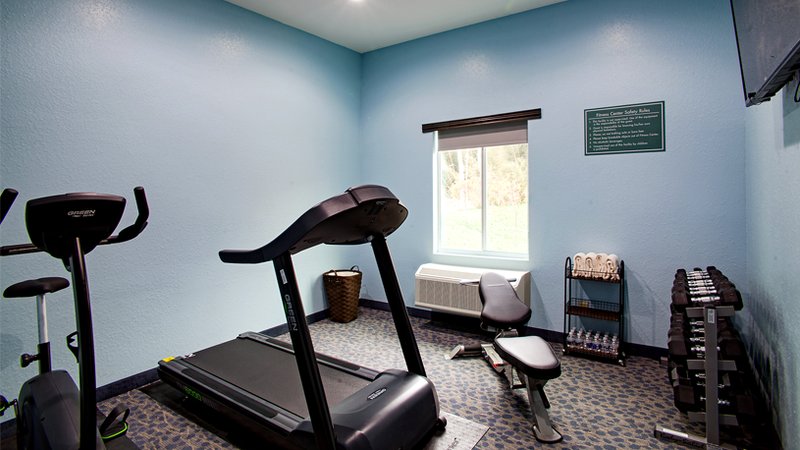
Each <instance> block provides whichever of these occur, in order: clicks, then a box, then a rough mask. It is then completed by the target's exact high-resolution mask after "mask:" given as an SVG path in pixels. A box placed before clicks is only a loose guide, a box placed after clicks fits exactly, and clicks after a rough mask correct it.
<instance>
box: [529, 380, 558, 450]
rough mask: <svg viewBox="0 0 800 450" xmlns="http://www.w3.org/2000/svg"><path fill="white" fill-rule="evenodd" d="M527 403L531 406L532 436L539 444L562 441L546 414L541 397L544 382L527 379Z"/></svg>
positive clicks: (548, 415) (545, 407)
mask: <svg viewBox="0 0 800 450" xmlns="http://www.w3.org/2000/svg"><path fill="white" fill-rule="evenodd" d="M526 378H527V383H526V384H527V385H528V386H527V387H528V389H527V391H528V401H529V402H530V404H531V412H532V416H531V422H532V425H533V436H534V437H535V438H536V440H537V441H539V442H544V443H548V444H552V443H555V442H560V441H561V439H563V436H561V433H559V432H558V431H556V429H555V428H553V425H552V424H551V423H550V414H548V412H547V406H546V400H545V399H544V398H543V397H542V394H543V392H542V391H543V388H544V384H545V383H546V381H545V382H542V380H534V379H533V378H531V377H527V376H526Z"/></svg>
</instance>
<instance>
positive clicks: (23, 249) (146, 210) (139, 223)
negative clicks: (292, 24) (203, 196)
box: [0, 186, 150, 256]
mask: <svg viewBox="0 0 800 450" xmlns="http://www.w3.org/2000/svg"><path fill="white" fill-rule="evenodd" d="M133 195H134V198H135V199H136V209H137V211H138V215H137V217H136V221H134V222H133V224H131V225H129V226H127V227H126V228H124V229H123V230H122V231H120V232H119V233H118V234H116V235H114V236H109V237H108V238H106V239H103V240H102V241H100V243H99V244H97V245H106V244H118V243H120V242H126V241H130V240H131V239H133V238H135V237H136V236H138V235H139V234H140V233H141V232H142V231H144V229H145V227H147V219H148V218H149V217H150V207H149V206H148V205H147V197H146V196H145V192H144V188H143V187H141V186H137V187H135V188H134V189H133ZM16 196H17V191H16V190H14V189H4V190H3V193H2V197H0V200H2V208H0V209H2V211H0V212H1V213H2V217H5V215H6V213H7V212H8V210H9V209H10V208H11V204H12V203H13V202H14V199H15V198H16ZM2 217H0V222H2ZM41 251H43V250H42V249H40V248H39V247H37V246H35V245H33V244H16V245H6V246H3V247H0V256H9V255H20V254H23V253H36V252H41Z"/></svg>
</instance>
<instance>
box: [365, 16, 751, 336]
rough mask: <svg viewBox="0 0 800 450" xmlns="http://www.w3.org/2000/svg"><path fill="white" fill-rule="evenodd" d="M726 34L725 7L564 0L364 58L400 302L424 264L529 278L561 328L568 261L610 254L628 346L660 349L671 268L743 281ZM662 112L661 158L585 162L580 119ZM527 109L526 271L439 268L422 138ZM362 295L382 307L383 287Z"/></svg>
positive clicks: (541, 306) (428, 147)
mask: <svg viewBox="0 0 800 450" xmlns="http://www.w3.org/2000/svg"><path fill="white" fill-rule="evenodd" d="M733 33H734V31H733V25H732V20H731V15H730V10H729V5H728V4H727V2H724V1H714V2H695V1H671V2H663V1H655V0H652V1H641V0H613V1H610V0H609V1H603V2H597V1H581V0H570V1H567V2H564V3H560V4H557V5H553V6H548V7H545V8H542V9H537V10H534V11H531V12H528V13H522V14H518V15H515V16H511V17H507V18H504V19H500V20H495V21H491V22H487V23H483V24H479V25H475V26H471V27H467V28H462V29H459V30H455V31H452V32H448V33H444V34H440V35H436V36H432V37H428V38H424V39H420V40H416V41H412V42H409V43H406V44H402V45H397V46H394V47H390V48H387V49H383V50H378V51H374V52H371V53H368V54H366V55H365V56H364V63H363V64H364V68H363V93H362V97H363V99H362V104H363V106H362V108H363V109H362V114H363V122H362V131H361V132H362V143H361V151H362V153H363V154H362V158H363V160H364V170H363V176H364V177H365V181H380V182H382V183H385V184H386V185H388V186H391V187H392V189H394V190H395V193H396V194H397V195H398V196H399V197H400V198H401V199H403V200H404V201H405V203H406V204H407V205H408V207H409V210H410V212H411V215H410V217H409V219H408V221H407V223H406V225H404V227H403V228H401V229H400V230H399V231H398V233H397V235H396V236H395V237H394V238H393V244H394V246H393V247H392V248H393V249H394V256H395V258H396V263H397V266H398V272H399V275H400V278H401V280H402V287H403V289H404V293H405V296H406V300H407V302H409V303H412V302H413V296H414V287H413V280H414V271H415V270H416V268H417V267H418V266H419V265H420V264H422V263H424V262H431V261H432V262H443V263H453V264H462V265H479V266H490V267H510V268H523V269H527V270H531V272H532V275H533V296H532V303H533V310H534V313H533V318H532V319H531V322H530V324H531V325H532V326H534V327H538V328H544V329H549V330H559V331H560V330H561V327H562V322H563V306H562V301H563V286H564V284H563V267H564V260H565V258H566V257H567V256H568V255H573V254H575V253H576V252H579V251H602V252H614V253H616V254H618V255H619V256H620V257H622V258H623V259H624V260H625V263H626V267H627V289H628V295H627V300H626V301H627V302H628V306H627V311H626V313H627V314H628V316H627V318H626V320H627V326H626V327H627V335H628V339H629V340H630V341H631V342H634V343H637V344H644V345H649V346H656V347H662V348H663V347H666V336H667V328H668V326H669V309H668V303H669V300H670V298H669V292H670V286H671V283H672V278H673V274H674V273H675V270H676V269H677V268H679V267H689V268H691V267H694V266H702V267H705V266H706V265H710V264H715V265H717V266H719V267H720V269H721V270H722V271H724V272H725V273H726V275H728V276H729V277H730V278H731V279H732V280H734V282H739V283H743V282H744V280H745V272H744V270H745V261H744V256H745V243H744V241H745V234H744V233H745V227H744V209H743V206H742V205H743V203H744V195H745V192H744V185H743V183H742V180H743V179H744V143H743V140H744V132H743V129H742V124H743V118H744V107H743V104H742V101H741V79H740V76H739V66H738V57H737V50H736V41H735V38H734V34H733ZM661 100H663V101H664V102H665V110H666V116H665V117H666V132H665V133H666V152H660V153H640V154H626V155H602V156H584V147H583V146H584V140H583V111H584V109H587V108H597V107H605V106H614V105H624V104H630V103H639V102H651V101H661ZM531 108H541V109H542V119H541V120H534V121H531V122H530V125H529V130H528V131H529V133H528V139H529V147H530V174H531V175H530V203H531V208H530V223H531V229H530V242H531V244H530V254H531V260H530V261H529V262H525V263H511V262H502V261H491V260H477V259H476V260H472V259H466V258H460V259H457V258H444V257H441V256H436V255H433V252H432V249H433V243H432V241H433V238H432V225H431V224H432V214H433V207H432V197H433V191H432V189H433V187H432V186H433V183H432V175H431V161H432V149H433V139H434V138H433V136H432V135H431V134H422V133H421V130H420V125H421V124H424V123H430V122H439V121H445V120H453V119H461V118H468V117H475V116H483V115H488V114H497V113H504V112H511V111H519V110H526V109H531ZM364 264H366V263H364ZM366 291H367V294H368V295H375V296H377V297H379V298H380V295H382V291H381V290H380V286H379V285H378V284H377V282H376V281H375V280H374V279H368V284H367V286H366ZM376 292H377V294H376Z"/></svg>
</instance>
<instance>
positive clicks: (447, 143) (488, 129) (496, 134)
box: [432, 120, 530, 261]
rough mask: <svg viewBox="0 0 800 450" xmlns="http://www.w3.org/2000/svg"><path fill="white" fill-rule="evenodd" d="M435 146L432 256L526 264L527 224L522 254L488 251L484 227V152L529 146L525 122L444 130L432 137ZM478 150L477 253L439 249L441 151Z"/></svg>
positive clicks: (485, 213) (527, 258) (485, 191)
mask: <svg viewBox="0 0 800 450" xmlns="http://www.w3.org/2000/svg"><path fill="white" fill-rule="evenodd" d="M434 139H435V145H434V152H433V164H432V167H433V184H434V189H433V191H434V192H433V195H434V199H433V205H434V211H433V219H434V220H433V221H434V224H433V225H434V229H433V234H434V236H433V242H434V249H433V251H434V254H437V255H458V256H471V257H487V258H498V259H512V260H524V261H527V260H529V258H530V223H529V225H528V228H527V229H526V230H525V232H526V234H527V236H526V242H527V246H526V248H525V249H524V252H519V253H517V252H501V251H492V250H487V236H488V234H489V230H488V227H487V226H486V225H487V213H488V212H487V210H488V202H487V176H486V174H487V158H486V154H487V149H488V148H491V147H495V146H500V145H509V144H522V143H524V144H525V145H526V146H527V145H528V126H527V120H516V121H508V122H501V123H495V124H488V125H486V124H480V125H474V126H470V127H461V128H456V129H452V130H445V131H443V132H440V131H436V133H435V134H434ZM471 148H479V149H480V161H481V249H480V250H465V249H458V248H442V246H441V233H442V223H441V222H442V221H441V219H440V218H441V195H440V189H441V178H440V175H441V173H442V167H441V160H440V158H439V154H440V152H442V151H448V150H458V149H471ZM529 152H530V149H529V148H528V159H527V161H526V164H527V165H528V180H527V181H528V182H527V189H528V191H529V195H528V199H529V200H528V203H527V212H528V217H530V153H529Z"/></svg>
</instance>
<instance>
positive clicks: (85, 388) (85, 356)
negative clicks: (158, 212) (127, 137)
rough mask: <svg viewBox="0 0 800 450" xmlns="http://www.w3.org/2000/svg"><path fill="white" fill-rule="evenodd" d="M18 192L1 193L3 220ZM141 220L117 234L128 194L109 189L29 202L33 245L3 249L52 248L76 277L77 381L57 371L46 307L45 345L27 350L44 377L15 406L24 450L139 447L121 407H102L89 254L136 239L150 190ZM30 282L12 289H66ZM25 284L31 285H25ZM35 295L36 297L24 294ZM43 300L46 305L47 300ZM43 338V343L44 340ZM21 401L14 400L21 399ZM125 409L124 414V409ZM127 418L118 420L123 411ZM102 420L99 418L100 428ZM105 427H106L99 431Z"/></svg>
mask: <svg viewBox="0 0 800 450" xmlns="http://www.w3.org/2000/svg"><path fill="white" fill-rule="evenodd" d="M16 196H17V192H16V191H14V190H13V189H6V190H4V191H3V194H2V196H0V199H2V201H1V202H0V203H1V205H0V206H1V207H0V222H2V219H3V218H5V215H6V213H7V212H8V210H9V209H10V208H11V204H12V203H13V201H14V198H15V197H16ZM134 196H135V198H136V206H137V209H138V217H137V218H136V221H135V222H134V223H133V224H132V225H130V226H128V227H126V228H124V229H123V230H122V231H120V232H119V234H117V235H113V236H112V233H113V232H114V229H116V227H117V226H118V225H119V222H120V220H121V218H122V213H123V211H124V209H125V203H126V201H125V198H124V197H120V196H117V195H110V194H97V193H71V194H62V195H56V196H51V197H43V198H38V199H34V200H30V201H28V203H27V205H26V209H25V223H26V228H27V230H28V236H29V237H30V239H31V243H28V244H17V245H9V246H3V247H0V256H11V255H19V254H25V253H35V252H46V253H48V254H49V255H51V256H53V257H55V258H57V259H61V260H62V261H63V262H64V266H65V267H66V269H67V271H69V272H70V273H71V275H72V286H73V293H74V300H75V314H76V323H77V331H76V332H75V333H73V334H71V335H70V336H68V338H67V345H68V347H69V348H70V350H71V351H72V352H73V354H75V356H76V358H77V359H78V367H79V372H80V379H79V384H80V386H79V387H78V386H76V385H75V382H74V381H73V380H72V378H71V377H70V376H69V374H68V373H67V372H66V371H64V370H51V368H50V367H49V366H50V356H49V343H47V344H46V345H44V344H45V342H43V340H42V337H43V335H42V332H43V331H44V333H45V335H46V312H45V313H44V322H43V321H42V319H43V317H42V316H43V314H42V311H41V309H40V312H39V325H40V328H39V329H40V347H39V353H38V354H37V355H33V356H32V355H28V358H26V357H25V355H23V359H22V360H23V364H24V363H25V361H28V363H30V362H31V361H33V360H38V361H39V369H40V370H39V371H40V373H39V375H36V376H35V377H33V378H31V379H30V380H28V381H26V382H25V383H24V384H23V386H22V388H21V389H20V394H19V398H18V399H17V400H16V401H12V402H7V401H6V400H5V399H4V398H3V399H2V403H5V405H4V407H3V409H5V407H8V406H9V405H12V404H13V405H14V409H15V413H16V417H17V444H18V448H19V449H37V450H38V449H69V450H73V449H80V450H89V449H106V448H109V449H135V448H136V446H135V445H134V444H133V443H132V442H131V441H130V440H129V439H128V438H127V437H126V436H124V433H125V431H127V423H126V418H127V411H124V409H123V410H121V409H119V408H115V410H114V411H112V413H111V414H109V417H104V416H102V414H100V413H99V412H98V411H97V405H96V404H97V394H96V389H97V388H96V375H95V361H94V334H93V331H92V314H91V303H90V298H89V282H88V278H87V270H86V261H85V255H86V254H88V253H89V252H91V251H92V250H94V248H95V247H97V246H99V245H107V244H117V243H121V242H126V241H129V240H131V239H133V238H135V237H136V236H138V235H139V234H140V233H141V232H142V231H143V230H144V228H145V227H146V226H147V219H148V216H149V208H148V206H147V199H146V197H145V193H144V189H143V188H142V187H137V188H135V189H134ZM47 280H48V279H39V280H31V281H29V282H23V283H21V284H20V283H18V284H17V285H15V286H12V287H11V288H10V290H11V292H9V290H7V291H6V293H7V294H9V293H10V294H11V295H12V296H33V295H36V296H37V297H38V296H40V295H42V296H43V295H44V294H45V293H47V292H48V291H49V292H55V291H54V290H53V289H55V288H61V289H63V288H64V287H66V286H64V281H66V280H63V279H61V280H63V281H53V280H52V279H51V280H50V281H47ZM25 283H28V284H27V285H26V284H25ZM26 294H32V295H26ZM42 303H43V302H42ZM46 340H47V339H46V336H45V341H46ZM15 402H16V403H15ZM121 411H122V412H121ZM120 413H121V415H122V417H121V419H119V420H117V417H116V416H117V414H120ZM98 422H99V423H101V425H100V427H99V428H98ZM101 429H102V430H103V431H102V432H101Z"/></svg>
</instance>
